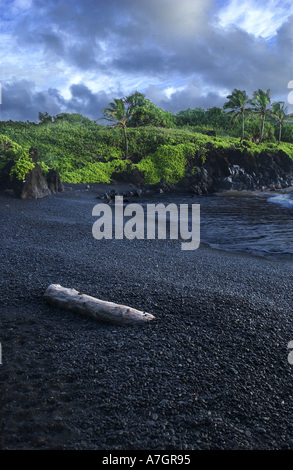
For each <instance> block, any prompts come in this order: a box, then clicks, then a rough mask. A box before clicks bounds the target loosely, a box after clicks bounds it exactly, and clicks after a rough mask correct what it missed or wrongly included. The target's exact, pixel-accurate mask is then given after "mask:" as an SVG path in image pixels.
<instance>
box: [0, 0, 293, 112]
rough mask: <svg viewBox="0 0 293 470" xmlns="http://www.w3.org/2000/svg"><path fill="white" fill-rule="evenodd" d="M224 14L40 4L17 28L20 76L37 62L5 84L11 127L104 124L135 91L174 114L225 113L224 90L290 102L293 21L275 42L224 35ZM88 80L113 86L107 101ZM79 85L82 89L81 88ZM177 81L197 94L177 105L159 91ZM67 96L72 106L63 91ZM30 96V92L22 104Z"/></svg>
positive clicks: (114, 2)
mask: <svg viewBox="0 0 293 470" xmlns="http://www.w3.org/2000/svg"><path fill="white" fill-rule="evenodd" d="M4 1H5V0H4ZM217 12H218V10H217V6H216V2H215V1H214V0H205V1H203V0H197V1H194V0H180V2H178V1H175V0H174V1H173V0H139V1H137V0H123V1H121V0H120V1H118V0H66V1H63V0H62V1H61V0H47V1H44V0H32V2H31V5H30V8H29V9H26V10H24V11H23V12H22V13H21V14H20V13H19V15H18V16H16V18H15V19H14V20H11V21H10V22H9V28H10V29H9V31H10V33H11V54H12V57H14V59H15V65H14V69H13V72H14V73H13V74H12V75H14V76H16V71H17V63H18V59H19V63H22V57H27V60H28V62H27V69H24V68H23V67H24V66H22V68H21V66H20V65H19V66H18V70H19V74H17V79H15V78H11V77H9V76H5V80H6V82H5V83H6V85H5V83H3V105H2V109H1V111H2V119H3V116H12V115H13V116H15V115H17V116H19V117H18V118H19V119H20V116H21V115H22V116H23V118H24V119H36V116H37V114H38V112H39V111H42V112H44V111H47V112H49V114H56V113H58V112H63V111H68V112H70V111H71V112H80V113H83V114H86V115H88V116H92V117H93V118H95V117H96V116H97V113H98V112H99V110H101V109H102V106H101V103H102V104H103V105H107V104H108V103H106V99H108V98H110V100H111V99H112V98H113V97H115V93H116V96H117V97H118V96H120V94H121V93H122V92H123V91H125V93H126V94H127V93H130V92H132V91H134V90H130V89H129V87H130V86H131V83H135V82H137V83H140V87H141V89H140V90H139V91H143V92H145V90H147V93H149V97H150V98H151V99H152V96H153V97H154V98H153V99H154V102H155V104H158V105H162V106H163V107H164V109H170V110H171V111H175V110H180V109H185V108H186V107H196V106H203V107H211V106H214V105H217V104H218V103H221V102H222V101H223V90H226V92H227V93H228V92H231V91H232V90H233V89H234V88H240V89H245V90H246V91H248V93H252V92H253V91H254V90H255V89H257V88H263V89H267V88H270V89H271V91H272V93H274V94H275V95H278V96H279V95H280V96H281V95H282V94H283V95H284V93H286V87H287V84H288V82H289V81H290V80H292V79H293V75H292V70H293V59H292V54H291V50H292V43H293V36H292V35H293V33H292V31H293V17H290V18H288V20H287V22H286V23H284V24H283V25H282V26H281V27H280V28H279V30H278V33H277V35H276V36H275V37H274V38H273V39H272V40H270V41H267V40H266V39H264V38H262V37H256V36H254V35H253V34H249V33H248V32H246V31H244V30H242V29H240V28H239V27H237V26H236V25H231V26H229V27H225V28H224V27H221V26H220V25H219V23H218V22H217V16H216V14H217ZM7 24H8V23H7ZM6 27H8V26H7V25H6ZM13 54H15V55H13ZM11 62H12V59H11V60H10V63H9V66H7V67H11ZM87 73H90V74H92V76H93V77H95V76H96V78H97V80H96V81H97V82H99V80H100V79H101V76H103V77H106V78H104V82H103V84H105V85H101V86H104V91H99V92H96V93H95V92H93V91H91V90H90V88H89V86H90V85H89V82H87V83H86V84H85V82H86V76H85V74H87ZM46 74H47V78H46ZM65 76H66V78H65ZM75 76H76V77H78V78H76V82H78V83H79V84H74V80H75V79H74V78H72V77H75ZM24 77H25V78H26V79H27V80H28V82H27V84H26V87H23V85H24V82H23V80H21V79H23V78H24ZM107 77H109V87H111V94H110V92H109V87H108V84H107ZM110 78H111V79H113V80H114V81H115V83H114V84H113V80H112V82H111V84H110ZM65 80H67V82H66V81H65ZM90 80H91V83H92V84H94V79H93V78H92V77H91V79H90ZM170 81H173V84H174V85H173V86H174V87H175V88H176V86H177V83H181V82H182V81H184V82H185V83H186V84H187V85H186V86H185V88H184V89H181V88H180V89H178V90H175V91H174V92H173V93H169V94H168V97H167V96H166V95H165V94H164V93H163V92H162V89H160V88H159V87H158V83H159V82H160V83H164V82H165V83H166V82H168V83H169V82H170ZM31 82H34V83H35V87H34V86H33V85H32V83H31ZM82 82H84V83H82ZM44 83H46V85H44ZM151 84H153V87H152V88H151V87H150V85H151ZM4 85H5V86H4ZM66 86H67V88H68V90H70V92H71V98H68V99H64V97H63V96H62V93H61V91H60V90H61V89H62V90H64V89H65V88H66ZM101 86H99V87H98V86H97V89H100V90H101ZM22 87H23V88H26V90H24V94H23V95H22V96H20V90H21V89H22ZM115 87H116V89H115ZM208 88H209V89H208ZM37 89H38V90H39V89H42V90H43V91H41V92H40V91H38V92H37V91H36V90H37ZM53 90H54V91H53ZM217 90H218V91H217ZM7 94H9V96H7ZM110 95H111V96H110ZM16 96H19V99H18V100H16ZM24 96H26V100H25V102H24V99H23V97H24ZM4 98H5V100H4ZM4 101H5V103H6V104H5V103H4ZM215 103H216V104H215ZM8 105H9V106H11V108H10V111H9V110H8ZM40 108H41V109H40ZM45 108H46V109H45ZM9 113H10V114H9ZM22 113H23V114H22Z"/></svg>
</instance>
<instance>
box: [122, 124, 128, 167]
mask: <svg viewBox="0 0 293 470" xmlns="http://www.w3.org/2000/svg"><path fill="white" fill-rule="evenodd" d="M123 131H124V140H125V160H127V158H128V141H127V134H126V126H123Z"/></svg>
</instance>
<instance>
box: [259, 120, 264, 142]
mask: <svg viewBox="0 0 293 470" xmlns="http://www.w3.org/2000/svg"><path fill="white" fill-rule="evenodd" d="M264 125H265V118H263V119H262V121H261V128H260V142H261V141H262V138H263V131H264Z"/></svg>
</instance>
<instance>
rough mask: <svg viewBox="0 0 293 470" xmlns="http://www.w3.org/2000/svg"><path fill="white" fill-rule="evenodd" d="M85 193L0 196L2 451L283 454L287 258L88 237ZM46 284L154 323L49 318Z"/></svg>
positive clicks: (289, 436) (288, 368)
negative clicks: (148, 316) (143, 314)
mask: <svg viewBox="0 0 293 470" xmlns="http://www.w3.org/2000/svg"><path fill="white" fill-rule="evenodd" d="M102 190H103V188H102V189H101V191H102ZM96 195H97V189H96V188H95V189H89V190H85V189H84V185H83V186H82V188H81V189H80V188H74V189H73V190H70V189H69V188H68V187H67V188H66V190H65V192H64V193H61V194H58V195H52V196H50V197H47V198H44V199H39V200H26V201H21V200H18V199H15V198H14V197H13V196H12V195H11V194H10V193H1V195H0V217H1V229H0V239H1V244H0V250H1V256H0V283H1V304H0V305H1V306H0V308H1V314H0V342H1V346H2V364H1V365H0V383H1V394H0V395H1V434H0V443H1V445H0V447H1V449H2V450H9V449H10V450H23V449H24V450H46V449H49V450H52V449H65V450H117V451H118V450H166V451H170V450H174V451H180V450H181V451H183V450H184V451H188V450H202V449H205V450H217V449H219V450H282V449H293V365H291V364H290V363H289V362H288V352H289V351H288V349H287V345H288V343H289V341H291V340H293V321H292V305H293V302H292V301H293V293H292V275H293V264H292V262H291V261H285V260H278V259H269V260H268V259H265V258H259V257H255V256H250V255H242V254H237V253H228V252H224V251H220V250H213V249H210V248H209V247H207V246H204V245H201V246H200V248H199V249H198V250H195V251H182V250H181V246H180V241H176V240H166V241H164V240H126V239H124V240H112V241H111V240H101V241H97V240H95V239H94V238H93V236H92V231H91V230H92V224H93V217H92V208H93V206H94V205H95V204H97V203H98V202H99V201H98V200H97V199H96ZM52 283H54V284H55V283H57V284H61V285H62V286H64V287H74V288H75V289H77V290H78V291H79V292H82V293H86V294H89V295H92V296H94V297H98V298H101V299H103V300H109V301H113V302H117V303H122V304H126V305H129V306H132V307H135V308H138V309H140V310H145V311H147V312H150V313H152V314H154V315H155V317H156V319H155V320H154V321H153V322H151V323H149V324H147V325H144V326H132V327H125V326H113V325H109V324H102V323H99V322H95V321H93V320H91V319H88V318H85V317H81V316H79V315H77V314H74V313H71V312H65V311H61V310H59V309H57V308H53V307H51V306H49V305H47V304H46V303H45V302H44V299H43V294H44V292H45V290H46V288H47V287H48V286H49V285H50V284H52Z"/></svg>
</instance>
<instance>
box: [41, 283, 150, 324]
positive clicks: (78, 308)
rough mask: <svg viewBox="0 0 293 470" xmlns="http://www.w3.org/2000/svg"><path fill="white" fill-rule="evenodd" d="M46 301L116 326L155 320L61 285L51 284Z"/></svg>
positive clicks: (148, 314) (137, 311) (147, 314)
mask: <svg viewBox="0 0 293 470" xmlns="http://www.w3.org/2000/svg"><path fill="white" fill-rule="evenodd" d="M44 299H45V300H46V302H48V303H49V304H50V305H53V306H55V307H58V308H61V309H64V310H70V311H72V312H75V313H80V314H82V315H84V316H87V317H89V318H93V319H94V320H98V321H102V322H107V323H112V324H116V325H117V324H118V325H135V324H138V323H146V322H149V321H151V320H153V319H154V318H155V317H154V316H153V315H152V314H150V313H146V312H142V311H140V310H136V309H135V308H131V307H127V306H126V305H119V304H115V303H113V302H106V301H104V300H100V299H96V298H95V297H91V296H89V295H86V294H80V293H79V292H78V291H77V290H75V289H69V288H66V287H62V286H60V285H59V284H51V285H50V286H49V287H48V288H47V290H46V292H45V294H44Z"/></svg>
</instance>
